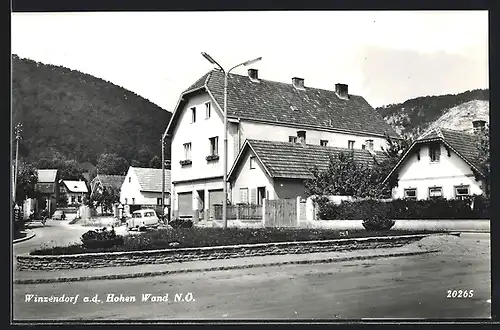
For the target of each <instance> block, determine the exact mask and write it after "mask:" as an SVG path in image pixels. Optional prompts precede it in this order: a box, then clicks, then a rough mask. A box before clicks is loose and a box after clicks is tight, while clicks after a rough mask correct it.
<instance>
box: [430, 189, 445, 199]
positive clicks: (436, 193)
mask: <svg viewBox="0 0 500 330" xmlns="http://www.w3.org/2000/svg"><path fill="white" fill-rule="evenodd" d="M438 197H443V188H441V187H431V188H429V198H438Z"/></svg>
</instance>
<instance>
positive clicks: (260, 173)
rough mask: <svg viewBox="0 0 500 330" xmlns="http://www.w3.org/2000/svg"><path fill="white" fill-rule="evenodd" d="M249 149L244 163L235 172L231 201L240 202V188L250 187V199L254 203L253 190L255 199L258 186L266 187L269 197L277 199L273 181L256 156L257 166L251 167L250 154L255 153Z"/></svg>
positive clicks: (244, 156)
mask: <svg viewBox="0 0 500 330" xmlns="http://www.w3.org/2000/svg"><path fill="white" fill-rule="evenodd" d="M248 150H249V151H248V152H246V154H245V155H243V159H242V163H241V164H240V166H239V169H238V171H237V172H236V173H235V175H234V177H235V180H233V181H232V182H231V201H232V202H233V204H234V203H240V202H241V200H240V199H241V198H240V189H241V188H248V200H249V202H250V203H252V191H254V194H255V199H256V198H257V193H256V190H257V187H266V192H268V194H269V196H268V199H276V198H277V197H276V192H275V191H274V187H273V181H272V179H271V178H270V177H269V176H268V175H267V173H266V172H265V170H264V167H263V166H262V164H261V163H260V162H259V161H258V160H257V158H255V160H256V161H255V168H254V169H250V156H255V154H254V153H253V152H252V151H251V150H250V149H248Z"/></svg>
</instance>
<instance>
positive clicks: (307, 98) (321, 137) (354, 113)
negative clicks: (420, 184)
mask: <svg viewBox="0 0 500 330" xmlns="http://www.w3.org/2000/svg"><path fill="white" fill-rule="evenodd" d="M227 90H228V94H227V117H228V127H227V131H228V140H227V145H228V155H227V157H228V170H229V169H230V168H231V167H232V166H233V163H234V161H235V159H236V157H237V156H238V154H239V153H240V150H241V148H242V147H243V145H244V143H245V141H246V140H247V139H258V140H264V141H276V142H286V143H289V142H291V143H305V144H306V145H315V146H331V147H336V148H349V149H355V150H362V149H363V148H370V149H372V150H381V147H382V146H384V145H385V144H386V140H385V135H386V134H387V135H389V136H391V137H394V138H399V135H398V134H397V133H396V132H395V131H394V129H393V128H392V127H391V126H390V125H389V124H387V123H386V122H385V121H384V119H383V118H382V116H381V115H380V114H378V113H377V112H376V111H375V109H373V107H371V106H370V104H369V103H368V102H367V101H366V100H365V99H364V98H363V97H362V96H358V95H353V94H350V93H349V91H348V86H347V85H346V84H334V83H333V82H332V89H331V90H326V89H319V88H313V87H309V86H307V84H306V83H305V82H304V79H302V78H298V77H294V78H292V79H291V81H290V83H283V82H276V81H270V80H265V79H261V78H260V77H259V75H258V71H257V70H256V69H249V70H248V76H244V75H238V74H230V75H229V78H228V88H227ZM223 105H224V74H223V73H222V72H221V71H219V70H212V71H210V72H208V73H206V74H205V75H203V76H202V77H201V78H200V79H198V80H197V81H196V82H195V83H194V84H193V85H191V86H190V87H189V88H188V89H187V90H185V91H184V92H183V93H182V94H181V96H180V98H179V101H178V103H177V105H176V107H175V109H174V112H173V115H172V118H171V120H170V123H169V125H168V127H167V129H166V131H165V134H166V136H167V137H169V138H170V139H171V148H172V149H171V155H172V156H171V157H172V159H171V160H172V163H171V169H172V188H171V190H172V209H173V211H174V212H178V214H177V215H178V216H180V217H194V218H196V219H199V220H208V219H209V213H208V212H207V211H208V210H210V209H211V208H212V205H214V204H220V203H222V202H223V201H224V196H223V183H222V178H223V171H224V169H223V159H224V155H223V151H224V123H223V117H224V116H223V112H222V111H223ZM174 212H173V214H174Z"/></svg>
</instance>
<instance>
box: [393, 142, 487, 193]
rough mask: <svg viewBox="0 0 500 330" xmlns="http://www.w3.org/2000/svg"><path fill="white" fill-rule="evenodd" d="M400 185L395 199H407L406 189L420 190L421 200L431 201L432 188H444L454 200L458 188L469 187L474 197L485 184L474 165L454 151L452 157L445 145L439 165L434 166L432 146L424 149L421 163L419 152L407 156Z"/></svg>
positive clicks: (442, 147)
mask: <svg viewBox="0 0 500 330" xmlns="http://www.w3.org/2000/svg"><path fill="white" fill-rule="evenodd" d="M398 177H399V182H398V186H397V187H395V188H394V189H393V198H404V190H405V189H408V188H416V189H417V199H427V198H428V194H429V190H428V189H429V187H433V186H438V187H442V188H443V196H444V197H445V198H454V197H455V190H454V187H455V186H458V185H469V186H470V193H471V194H482V192H483V191H482V188H481V186H482V184H483V183H482V181H476V180H475V178H474V174H473V172H472V170H471V168H470V166H469V165H468V164H467V163H466V162H465V161H463V160H462V159H461V158H460V157H459V156H458V155H457V154H456V153H454V152H453V151H451V150H450V157H448V152H447V150H446V148H445V147H444V145H443V144H441V157H440V160H439V162H436V163H431V161H430V157H429V147H428V146H422V148H421V149H420V160H418V159H417V153H416V151H415V152H413V153H412V155H410V156H407V158H406V160H405V162H404V164H403V165H402V166H401V167H400V169H399V171H398Z"/></svg>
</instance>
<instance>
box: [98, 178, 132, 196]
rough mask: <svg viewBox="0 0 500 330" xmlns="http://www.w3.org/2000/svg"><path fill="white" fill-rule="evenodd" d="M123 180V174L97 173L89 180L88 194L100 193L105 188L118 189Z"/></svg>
mask: <svg viewBox="0 0 500 330" xmlns="http://www.w3.org/2000/svg"><path fill="white" fill-rule="evenodd" d="M123 180H125V176H124V175H106V174H97V175H96V177H95V178H94V179H92V181H90V195H91V196H92V195H93V194H95V193H102V192H103V190H104V189H105V188H115V189H117V190H120V189H121V187H122V184H123Z"/></svg>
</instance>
